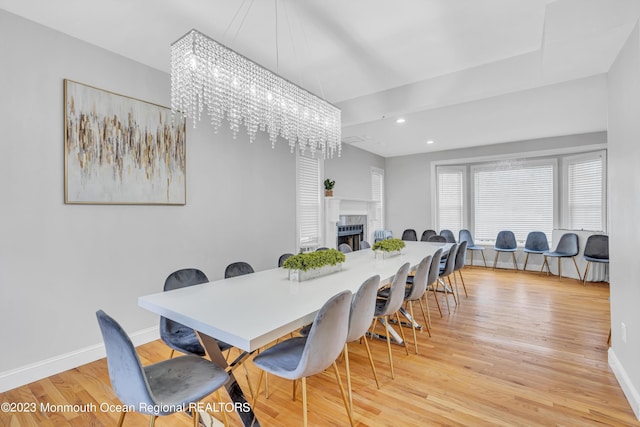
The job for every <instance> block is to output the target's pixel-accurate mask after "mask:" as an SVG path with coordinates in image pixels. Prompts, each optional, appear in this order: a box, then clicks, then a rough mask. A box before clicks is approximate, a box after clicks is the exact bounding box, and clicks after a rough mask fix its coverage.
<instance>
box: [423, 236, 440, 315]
mask: <svg viewBox="0 0 640 427" xmlns="http://www.w3.org/2000/svg"><path fill="white" fill-rule="evenodd" d="M440 261H442V248H439V249H438V250H436V251H435V252H434V253H433V257H432V258H431V266H430V267H429V276H428V278H427V291H426V292H425V294H424V303H425V306H426V307H429V291H431V292H433V297H434V299H435V300H436V306H437V307H438V311H439V312H440V317H442V309H441V308H440V303H439V302H438V294H436V287H437V283H438V278H439V277H440ZM427 314H429V311H427ZM429 325H431V319H429Z"/></svg>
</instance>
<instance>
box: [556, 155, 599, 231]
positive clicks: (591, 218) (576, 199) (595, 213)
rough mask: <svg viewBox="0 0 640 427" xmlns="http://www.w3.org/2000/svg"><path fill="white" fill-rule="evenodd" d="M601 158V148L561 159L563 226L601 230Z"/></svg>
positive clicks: (573, 228)
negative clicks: (563, 192) (598, 150)
mask: <svg viewBox="0 0 640 427" xmlns="http://www.w3.org/2000/svg"><path fill="white" fill-rule="evenodd" d="M604 157H605V154H604V152H603V151H601V152H597V153H589V154H583V155H580V156H571V157H566V158H564V159H563V181H564V183H565V185H564V191H565V196H564V198H563V202H564V203H563V219H564V227H565V228H569V229H572V230H580V229H582V230H591V231H603V230H604V229H605V227H604V216H605V215H604V211H605V210H604V207H605V198H604V195H605V190H604V182H605V179H604V173H605V168H604V164H605V159H604Z"/></svg>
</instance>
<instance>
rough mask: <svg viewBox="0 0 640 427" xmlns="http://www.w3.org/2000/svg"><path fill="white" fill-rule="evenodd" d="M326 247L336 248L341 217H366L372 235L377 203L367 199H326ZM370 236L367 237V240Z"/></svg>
mask: <svg viewBox="0 0 640 427" xmlns="http://www.w3.org/2000/svg"><path fill="white" fill-rule="evenodd" d="M324 200H325V203H324V206H325V221H324V223H325V227H324V230H325V233H324V235H325V242H324V243H325V246H326V247H328V248H335V247H336V240H337V223H338V222H339V221H340V215H366V217H367V222H368V224H367V230H368V234H370V233H371V222H372V221H373V220H374V219H375V215H376V209H375V205H376V201H375V200H367V199H352V198H344V197H325V199H324ZM367 238H368V236H365V240H366V239H367Z"/></svg>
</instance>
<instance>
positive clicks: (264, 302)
mask: <svg viewBox="0 0 640 427" xmlns="http://www.w3.org/2000/svg"><path fill="white" fill-rule="evenodd" d="M405 243H406V247H405V248H404V249H403V250H402V253H401V254H400V255H397V256H394V257H391V258H386V259H382V258H380V257H376V256H375V254H374V252H373V251H372V250H368V249H367V250H361V251H356V252H351V253H348V254H346V261H345V262H344V263H343V264H342V270H341V271H339V272H336V273H333V274H329V275H326V276H322V277H317V278H315V279H312V280H308V281H303V282H297V281H290V280H289V279H288V271H287V270H285V269H282V268H274V269H270V270H264V271H259V272H256V273H253V274H248V275H244V276H237V277H233V278H229V279H222V280H215V281H212V282H208V283H203V284H200V285H195V286H189V287H186V288H181V289H176V290H173V291H169V292H159V293H155V294H151V295H145V296H141V297H139V298H138V305H139V306H140V307H142V308H145V309H147V310H149V311H152V312H154V313H156V314H159V315H161V316H164V317H166V318H169V319H171V320H174V321H177V322H180V323H182V324H183V325H186V326H189V327H191V328H193V329H194V330H196V331H197V332H198V334H199V336H200V338H201V340H202V342H203V344H204V345H205V348H206V350H207V353H208V355H209V357H210V358H211V360H213V361H214V362H216V363H218V364H220V365H222V366H223V367H227V363H226V361H225V359H224V357H223V356H222V353H221V352H220V349H219V348H218V346H217V345H216V342H215V339H218V340H221V341H224V342H226V343H228V344H231V345H232V346H234V347H237V348H239V349H241V350H244V351H245V352H247V353H252V352H253V351H255V350H257V349H259V348H261V347H263V346H265V345H267V344H269V343H270V342H272V341H274V340H276V339H278V338H280V337H282V336H284V335H287V334H289V333H291V332H293V331H295V330H297V329H298V328H300V327H302V326H304V325H306V324H309V323H311V322H312V321H313V319H314V317H315V315H316V313H317V311H318V310H319V309H320V308H321V307H322V305H323V304H324V303H325V302H326V301H327V300H328V299H329V298H331V297H332V296H333V295H335V294H337V293H338V292H341V291H343V290H345V289H349V290H351V291H352V292H356V291H357V290H358V288H359V287H360V285H361V284H362V283H363V282H364V281H365V280H366V279H367V278H369V277H371V276H373V275H376V274H378V275H380V278H381V286H382V285H384V284H386V283H388V282H389V281H391V280H392V279H393V277H394V275H395V273H396V272H397V271H398V269H399V268H400V266H402V265H403V264H404V263H406V262H408V263H409V264H410V265H411V267H412V268H413V267H415V266H417V264H418V263H419V262H420V261H421V260H422V259H423V258H424V257H426V256H428V255H432V254H433V253H434V252H435V251H436V250H437V249H438V248H442V247H444V248H445V250H446V249H448V247H449V246H451V245H450V244H442V243H431V242H405ZM212 338H215V339H212ZM228 370H229V371H230V381H228V382H227V385H226V388H227V391H228V392H229V395H230V396H231V398H232V400H233V401H234V402H235V403H236V408H238V407H243V408H246V405H247V403H246V399H245V398H244V395H243V393H242V390H241V389H240V387H239V386H238V384H237V382H236V381H235V378H234V377H233V372H232V371H231V369H228ZM240 405H243V406H240ZM238 414H239V415H240V418H241V419H242V421H243V422H244V424H245V425H251V424H253V425H254V426H258V425H259V423H257V420H256V419H255V417H254V414H253V413H252V411H244V412H242V411H239V412H238Z"/></svg>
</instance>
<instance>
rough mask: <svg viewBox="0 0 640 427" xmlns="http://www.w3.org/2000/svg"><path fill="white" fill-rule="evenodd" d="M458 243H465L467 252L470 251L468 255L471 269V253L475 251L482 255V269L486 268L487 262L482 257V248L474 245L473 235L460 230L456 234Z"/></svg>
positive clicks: (467, 231) (465, 230)
mask: <svg viewBox="0 0 640 427" xmlns="http://www.w3.org/2000/svg"><path fill="white" fill-rule="evenodd" d="M458 242H460V243H462V242H467V250H468V251H471V252H470V254H469V255H470V263H471V266H472V267H473V253H474V252H476V251H479V252H480V255H482V261H483V262H484V268H487V260H486V258H485V257H484V247H482V246H478V245H476V244H475V242H474V241H473V235H472V234H471V231H469V230H467V229H464V228H463V229H462V230H460V233H458Z"/></svg>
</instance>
